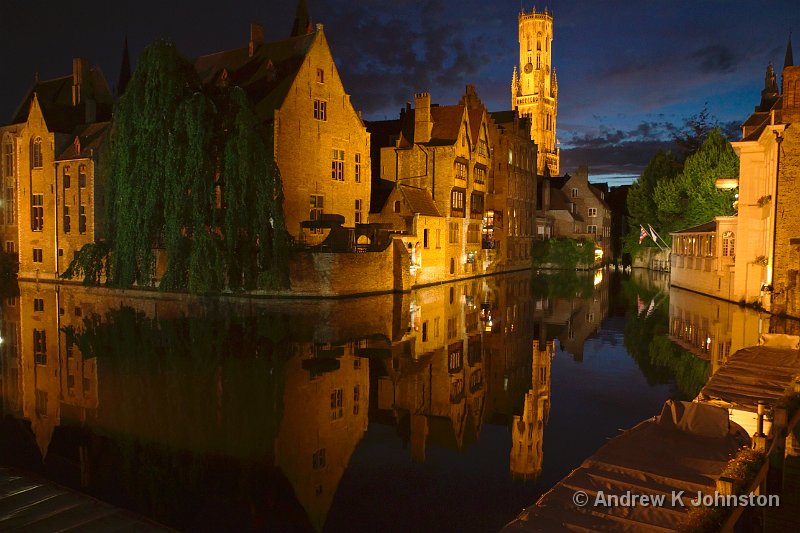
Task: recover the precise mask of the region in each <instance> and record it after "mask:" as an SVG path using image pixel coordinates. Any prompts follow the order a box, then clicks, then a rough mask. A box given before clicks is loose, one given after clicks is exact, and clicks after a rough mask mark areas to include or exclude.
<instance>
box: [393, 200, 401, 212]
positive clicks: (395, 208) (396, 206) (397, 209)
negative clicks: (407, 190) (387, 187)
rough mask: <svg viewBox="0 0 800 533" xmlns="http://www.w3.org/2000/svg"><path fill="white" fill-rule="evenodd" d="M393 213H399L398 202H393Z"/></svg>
mask: <svg viewBox="0 0 800 533" xmlns="http://www.w3.org/2000/svg"><path fill="white" fill-rule="evenodd" d="M394 212H395V213H399V212H400V200H395V201H394Z"/></svg>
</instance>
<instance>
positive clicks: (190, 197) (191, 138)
mask: <svg viewBox="0 0 800 533" xmlns="http://www.w3.org/2000/svg"><path fill="white" fill-rule="evenodd" d="M110 144H111V148H110V155H109V168H110V171H109V177H108V186H107V196H108V198H107V201H106V206H107V210H108V211H107V213H106V221H107V234H108V237H109V250H110V258H108V261H107V268H106V274H107V279H108V283H109V284H110V285H113V286H117V287H129V286H131V285H133V284H136V285H139V286H147V285H150V284H152V282H153V278H154V274H155V263H156V255H155V253H154V249H156V248H163V250H164V251H165V255H166V265H165V272H164V274H163V277H162V279H161V283H160V287H161V288H163V289H167V290H189V291H191V292H207V291H219V290H224V289H232V290H238V289H245V290H253V289H258V288H266V289H277V288H284V287H286V286H288V253H289V246H288V234H287V232H286V228H285V223H284V218H283V191H282V186H281V181H280V175H279V173H278V169H277V166H276V165H275V162H274V159H273V156H272V154H273V151H272V149H271V142H270V139H269V137H268V135H267V133H266V131H265V128H264V127H263V125H262V124H261V121H260V120H259V119H258V117H257V116H256V114H255V113H254V111H253V109H252V106H251V104H250V102H249V100H248V98H247V95H246V94H245V92H244V91H243V90H242V89H240V88H237V87H233V88H205V87H203V85H202V83H201V81H200V79H199V78H198V76H197V73H196V72H195V70H194V68H193V66H192V64H191V63H189V61H187V60H186V59H185V58H183V57H182V56H181V55H180V54H179V53H178V51H177V50H176V48H175V46H174V45H173V44H172V43H169V42H167V41H156V42H154V43H153V44H152V45H150V46H149V47H148V48H147V49H146V50H145V51H144V52H143V54H142V57H141V60H140V63H139V66H138V68H137V69H136V72H135V74H134V76H133V78H132V79H131V82H130V84H129V85H128V88H127V90H126V92H125V95H124V96H123V97H122V98H121V99H120V101H119V103H118V104H117V107H116V109H115V113H114V121H113V125H112V131H111V141H110ZM91 270H92V269H89V268H86V267H84V268H71V269H69V272H70V273H71V274H73V275H74V274H75V273H80V272H89V271H91ZM95 279H96V277H95V278H93V279H92V280H90V281H94V280H95Z"/></svg>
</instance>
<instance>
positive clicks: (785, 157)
mask: <svg viewBox="0 0 800 533" xmlns="http://www.w3.org/2000/svg"><path fill="white" fill-rule="evenodd" d="M781 119H782V120H781V122H783V123H785V124H788V127H787V128H786V130H785V131H784V132H783V135H782V140H781V143H780V149H779V152H780V161H779V162H778V163H777V165H778V186H777V191H776V215H775V220H776V224H775V271H774V275H773V280H772V285H773V299H772V304H773V307H772V311H773V312H785V313H787V314H789V315H791V316H795V317H797V316H800V274H799V273H800V220H798V216H797V206H798V205H800V131H798V128H797V127H796V124H798V123H800V66H798V67H794V66H792V67H787V68H784V70H783V107H782V109H781Z"/></svg>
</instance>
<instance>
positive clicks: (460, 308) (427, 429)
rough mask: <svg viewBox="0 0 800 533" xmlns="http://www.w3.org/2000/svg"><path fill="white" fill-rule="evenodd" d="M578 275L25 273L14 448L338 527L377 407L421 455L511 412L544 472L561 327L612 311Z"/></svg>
mask: <svg viewBox="0 0 800 533" xmlns="http://www.w3.org/2000/svg"><path fill="white" fill-rule="evenodd" d="M572 278H575V276H572ZM572 278H570V281H568V282H565V281H564V279H561V278H559V279H556V280H550V281H546V282H543V281H542V280H541V279H538V278H531V276H530V274H527V273H525V274H521V275H506V276H498V277H486V278H479V279H476V280H470V281H466V282H460V283H454V284H450V285H445V286H437V287H429V288H425V289H421V290H417V291H414V292H412V293H408V294H402V295H383V296H373V297H368V298H359V299H347V300H327V301H302V300H292V301H273V300H255V299H237V298H216V299H206V298H199V297H187V296H182V295H169V294H157V293H143V292H122V291H112V290H107V289H99V288H86V287H80V286H73V285H69V286H57V285H50V284H35V283H20V285H19V293H18V295H17V296H9V297H6V298H5V299H4V302H3V312H2V332H3V344H2V362H1V363H2V366H0V371H1V372H2V375H1V376H0V377H1V378H2V409H3V414H4V415H5V417H4V418H5V419H4V421H3V426H4V431H3V439H2V440H3V445H2V449H0V464H12V463H15V464H17V465H18V466H22V467H24V468H27V469H31V470H37V471H41V472H43V473H45V474H47V475H48V476H51V477H54V478H55V479H57V480H58V481H60V482H62V483H65V484H68V485H72V486H75V487H82V488H83V489H84V490H86V491H87V492H89V493H92V494H95V495H97V496H99V497H101V498H102V499H105V500H108V501H111V502H112V503H116V504H119V505H122V506H125V507H128V508H131V509H133V510H135V511H138V512H141V513H143V514H145V515H147V516H150V517H152V518H154V519H155V520H158V521H161V522H163V523H165V524H168V525H172V526H175V527H179V528H182V529H191V528H201V529H209V528H212V529H213V528H215V527H219V528H226V529H230V528H238V529H290V530H295V529H297V530H321V529H322V528H323V526H324V524H325V522H326V518H327V515H328V513H329V511H330V509H331V507H332V506H333V505H335V501H334V497H335V494H336V492H337V488H338V487H339V485H340V482H341V480H342V477H343V476H344V474H345V471H346V469H347V467H348V464H349V463H350V461H351V458H352V455H353V453H354V451H355V450H356V448H357V446H358V444H359V442H360V441H361V440H362V438H363V436H364V434H365V431H366V430H367V429H368V427H369V425H370V424H373V423H374V424H390V425H392V426H394V427H395V428H396V432H397V433H398V435H399V436H400V438H401V439H402V440H403V442H405V443H406V444H407V445H408V448H409V452H408V453H409V458H410V459H411V460H412V461H416V462H424V461H425V460H426V453H427V451H428V450H429V448H430V447H431V446H434V447H439V448H445V449H452V450H464V449H466V448H467V447H469V446H470V444H471V443H473V442H475V441H476V440H478V438H479V436H480V434H481V431H482V428H483V426H484V424H486V423H492V424H501V425H505V426H507V427H509V428H510V430H509V432H510V433H511V437H512V439H511V441H512V442H511V449H510V451H509V448H506V451H505V452H504V453H509V454H510V459H509V465H510V472H511V474H512V475H513V476H515V477H524V478H527V479H530V478H533V477H536V476H537V475H538V473H539V472H540V471H541V467H542V454H541V443H542V439H543V431H544V425H545V424H546V422H547V414H548V411H549V403H550V360H551V357H552V354H553V350H554V345H553V344H552V342H548V341H552V339H553V338H556V337H558V338H559V341H560V342H561V344H562V345H563V344H567V343H574V344H575V345H579V344H580V343H581V342H582V340H585V338H586V337H588V336H589V335H591V334H592V333H593V332H594V331H596V330H597V328H598V327H599V324H600V322H601V320H602V319H603V317H604V316H605V314H606V313H607V310H608V303H607V294H606V293H607V290H606V287H605V283H604V282H600V283H598V284H594V280H593V279H592V278H591V277H582V278H578V281H575V279H572ZM534 341H540V342H536V343H535V342H534ZM533 346H541V348H542V349H541V350H539V349H534V348H532V347H533ZM575 357H576V358H578V357H579V356H578V355H577V354H576V355H575ZM11 435H13V436H14V438H12V437H11ZM12 441H13V442H12Z"/></svg>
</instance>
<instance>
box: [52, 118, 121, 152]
mask: <svg viewBox="0 0 800 533" xmlns="http://www.w3.org/2000/svg"><path fill="white" fill-rule="evenodd" d="M110 125H111V123H110V122H96V123H94V124H88V125H83V126H78V127H77V128H76V129H75V131H74V132H73V133H72V139H73V141H74V139H75V137H77V138H78V140H79V141H80V153H78V152H77V151H76V150H75V149H76V148H77V146H76V145H75V142H71V143H69V144H68V145H67V147H66V148H65V149H64V150H63V151H62V152H61V154H60V155H58V157H56V160H57V161H65V160H69V159H79V158H81V157H87V156H88V154H89V153H90V151H94V152H96V151H97V150H98V149H99V148H100V146H101V145H102V144H103V142H105V139H106V137H107V134H108V133H109V131H110V127H109V126H110Z"/></svg>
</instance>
